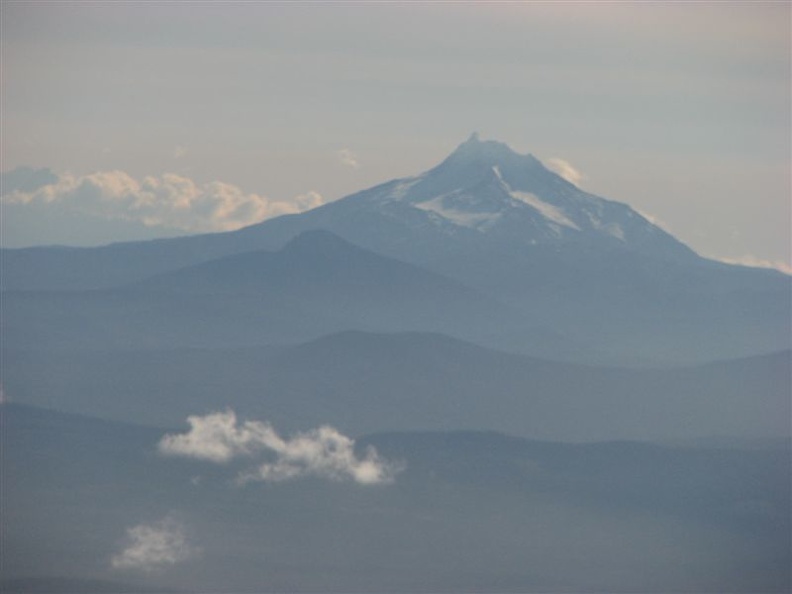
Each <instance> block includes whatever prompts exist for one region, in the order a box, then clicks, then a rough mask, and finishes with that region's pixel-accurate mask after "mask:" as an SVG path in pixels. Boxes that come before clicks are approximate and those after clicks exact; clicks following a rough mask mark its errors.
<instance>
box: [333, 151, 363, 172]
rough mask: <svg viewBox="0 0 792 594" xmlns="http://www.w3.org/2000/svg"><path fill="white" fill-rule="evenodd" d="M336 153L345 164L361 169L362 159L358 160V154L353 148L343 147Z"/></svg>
mask: <svg viewBox="0 0 792 594" xmlns="http://www.w3.org/2000/svg"><path fill="white" fill-rule="evenodd" d="M336 154H337V155H338V159H339V161H341V163H342V164H343V165H346V166H347V167H352V168H353V169H360V161H359V160H358V157H357V155H356V154H355V153H353V152H352V151H351V150H349V149H346V148H345V149H341V150H340V151H338V152H337V153H336Z"/></svg>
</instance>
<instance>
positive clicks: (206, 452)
mask: <svg viewBox="0 0 792 594" xmlns="http://www.w3.org/2000/svg"><path fill="white" fill-rule="evenodd" d="M187 423H188V424H189V425H190V430H189V431H188V432H187V433H181V434H175V435H174V434H168V435H165V436H164V437H163V438H162V439H161V440H160V442H159V446H158V447H159V451H160V453H162V454H164V455H168V456H185V457H190V458H196V459H199V460H206V461H209V462H214V463H217V464H223V463H227V462H230V461H231V460H233V459H235V458H240V457H247V458H254V457H263V456H269V457H270V458H273V457H274V459H273V460H267V461H264V462H261V463H259V464H258V465H257V466H255V467H253V468H251V469H248V470H246V471H243V472H242V473H240V475H239V476H238V479H237V480H238V482H239V483H240V484H244V483H248V482H254V481H269V482H278V481H285V480H290V479H295V478H300V477H304V476H318V477H322V478H327V479H331V480H337V481H341V480H352V481H353V482H356V483H358V484H362V485H375V484H382V483H389V482H391V481H392V480H393V477H394V475H395V473H396V472H397V470H398V468H397V467H396V466H395V465H394V464H392V463H389V462H387V461H385V460H383V459H382V458H380V456H379V455H378V454H377V452H376V450H374V448H369V449H367V450H366V452H365V454H364V455H363V457H358V455H357V454H356V453H355V442H354V440H352V439H351V438H349V437H347V436H346V435H343V434H342V433H340V432H339V431H338V430H336V429H334V428H333V427H330V426H329V425H324V426H322V427H319V428H317V429H312V430H310V431H305V432H300V433H297V434H296V435H294V436H293V437H291V438H290V439H284V438H283V437H281V436H280V435H278V433H277V432H276V431H275V429H273V428H272V426H271V425H270V424H269V423H264V422H260V421H242V422H240V421H238V420H237V417H236V414H235V413H234V411H232V410H227V411H225V412H214V413H210V414H208V415H205V416H190V417H188V418H187Z"/></svg>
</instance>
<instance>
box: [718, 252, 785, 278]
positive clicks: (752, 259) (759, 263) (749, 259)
mask: <svg viewBox="0 0 792 594" xmlns="http://www.w3.org/2000/svg"><path fill="white" fill-rule="evenodd" d="M718 260H719V261H720V262H723V263H724V264H737V265H739V266H751V267H754V268H772V269H774V270H778V271H779V272H783V273H784V274H791V275H792V265H790V264H788V263H787V262H784V261H782V260H767V259H765V258H757V257H756V256H752V255H746V256H742V257H741V258H719V259H718Z"/></svg>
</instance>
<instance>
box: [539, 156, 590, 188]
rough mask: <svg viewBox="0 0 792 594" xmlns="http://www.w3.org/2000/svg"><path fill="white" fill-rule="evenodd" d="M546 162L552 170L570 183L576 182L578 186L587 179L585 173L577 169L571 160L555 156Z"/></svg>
mask: <svg viewBox="0 0 792 594" xmlns="http://www.w3.org/2000/svg"><path fill="white" fill-rule="evenodd" d="M544 164H545V166H546V167H547V168H548V169H549V170H550V171H554V172H555V173H557V174H558V175H560V176H561V177H563V178H564V179H565V180H567V181H568V182H569V183H571V184H575V185H576V186H580V182H581V181H583V180H584V179H586V176H585V175H583V174H582V173H581V172H580V171H578V170H577V169H575V168H574V167H573V166H572V164H571V163H570V162H569V161H565V160H564V159H560V158H558V157H553V158H552V159H547V160H546V161H545V162H544Z"/></svg>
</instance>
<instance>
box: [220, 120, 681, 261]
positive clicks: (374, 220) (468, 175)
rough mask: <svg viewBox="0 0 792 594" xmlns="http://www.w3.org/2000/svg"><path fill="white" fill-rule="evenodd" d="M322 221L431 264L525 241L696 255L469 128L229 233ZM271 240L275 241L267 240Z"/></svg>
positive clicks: (291, 228)
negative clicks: (311, 205)
mask: <svg viewBox="0 0 792 594" xmlns="http://www.w3.org/2000/svg"><path fill="white" fill-rule="evenodd" d="M311 228H323V229H328V230H331V231H333V232H334V233H337V234H338V235H340V236H341V237H343V238H345V239H347V240H348V241H351V242H353V243H357V244H359V245H361V246H364V247H366V248H368V249H372V250H374V251H378V252H380V253H383V254H387V255H389V256H392V257H397V258H401V259H405V260H408V261H412V262H418V263H422V264H429V263H434V262H438V261H444V260H446V259H448V258H455V257H459V256H460V255H461V254H469V253H475V252H480V251H481V250H482V249H493V248H497V249H500V250H505V251H508V250H513V249H518V250H523V249H526V248H531V247H532V246H538V247H542V246H553V247H555V248H558V247H563V246H577V247H576V248H575V249H580V246H581V244H584V245H585V246H586V247H585V249H587V250H591V249H594V250H596V251H601V250H605V251H612V250H617V251H621V250H627V251H630V252H640V253H651V254H652V255H653V256H655V257H660V258H664V259H669V258H670V259H679V258H683V259H684V258H696V256H695V254H694V253H693V252H692V251H691V250H690V249H689V248H688V247H687V246H685V245H684V244H682V243H681V242H679V241H678V240H676V239H675V238H674V237H672V236H671V235H669V234H668V233H666V232H665V231H663V230H662V229H660V228H659V227H657V226H655V225H653V224H652V223H650V222H649V221H647V220H646V219H645V218H644V217H642V216H641V215H640V214H638V213H637V212H636V211H635V210H633V209H631V208H630V207H629V206H627V205H626V204H622V203H619V202H614V201H611V200H606V199H604V198H600V197H598V196H595V195H593V194H589V193H587V192H585V191H583V190H581V189H580V188H578V187H576V186H575V185H574V184H572V183H570V182H568V181H566V180H565V179H563V178H562V177H561V176H559V175H557V174H556V173H554V172H553V171H550V170H549V169H548V168H547V167H545V166H544V165H543V164H542V163H541V162H540V161H539V160H538V159H536V158H535V157H533V156H531V155H521V154H518V153H516V152H514V151H513V150H511V149H510V148H509V147H508V146H507V145H505V144H503V143H500V142H495V141H482V140H480V139H479V137H478V135H476V134H473V135H472V136H471V137H470V138H469V139H468V140H467V141H466V142H463V143H462V144H461V145H460V146H459V147H458V148H457V149H456V150H455V151H454V152H453V153H451V155H449V156H448V157H447V158H446V159H445V160H444V161H443V162H442V163H440V164H439V165H437V166H436V167H434V168H432V169H430V170H428V171H426V172H424V173H422V174H420V175H416V176H414V177H406V178H401V179H395V180H392V181H389V182H386V183H384V184H381V185H378V186H375V187H373V188H369V189H366V190H363V191H361V192H358V193H356V194H352V195H351V196H347V197H345V198H342V199H340V200H337V201H335V202H333V203H330V204H326V205H324V206H322V207H320V208H317V209H314V210H312V211H309V212H306V213H303V214H300V215H292V216H288V217H280V218H278V219H273V220H270V221H265V222H264V223H261V224H259V225H254V226H252V227H248V228H246V229H242V230H240V231H237V232H236V235H237V236H238V237H239V238H240V239H243V240H244V241H256V238H257V237H261V236H262V235H265V236H267V238H268V239H269V240H277V241H278V242H279V243H283V242H285V241H288V240H289V239H290V238H291V237H293V236H294V235H296V234H297V233H299V232H301V231H304V230H308V229H311ZM267 247H273V246H267Z"/></svg>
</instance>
